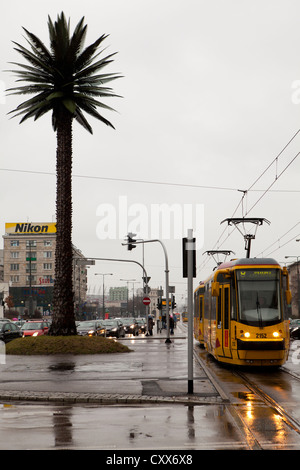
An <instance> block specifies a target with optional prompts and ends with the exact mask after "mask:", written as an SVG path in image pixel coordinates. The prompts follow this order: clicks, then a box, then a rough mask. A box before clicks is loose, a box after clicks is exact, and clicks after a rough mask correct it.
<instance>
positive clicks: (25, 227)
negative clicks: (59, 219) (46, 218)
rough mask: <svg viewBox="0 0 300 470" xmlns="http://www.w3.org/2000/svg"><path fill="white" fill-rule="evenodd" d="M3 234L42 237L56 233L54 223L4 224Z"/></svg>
mask: <svg viewBox="0 0 300 470" xmlns="http://www.w3.org/2000/svg"><path fill="white" fill-rule="evenodd" d="M5 233H7V234H9V235H13V234H14V235H31V234H33V235H40V234H41V235H44V234H47V233H56V223H55V222H49V223H34V224H32V223H29V222H26V223H16V222H13V223H6V224H5Z"/></svg>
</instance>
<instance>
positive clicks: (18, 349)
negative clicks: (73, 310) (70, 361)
mask: <svg viewBox="0 0 300 470" xmlns="http://www.w3.org/2000/svg"><path fill="white" fill-rule="evenodd" d="M131 351H132V350H131V349H129V348H128V347H127V346H125V345H124V344H121V343H119V342H118V341H114V340H112V339H107V338H103V337H101V336H92V337H89V336H48V335H44V336H36V337H35V338H34V337H29V338H28V337H27V338H18V339H14V340H13V341H10V342H9V343H7V344H6V354H15V355H38V354H39V355H43V354H46V355H47V354H111V353H124V352H131Z"/></svg>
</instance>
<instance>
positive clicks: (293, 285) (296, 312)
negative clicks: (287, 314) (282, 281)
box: [288, 262, 300, 318]
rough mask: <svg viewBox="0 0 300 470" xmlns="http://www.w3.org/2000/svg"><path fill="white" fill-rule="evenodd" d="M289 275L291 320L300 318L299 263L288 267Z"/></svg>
mask: <svg viewBox="0 0 300 470" xmlns="http://www.w3.org/2000/svg"><path fill="white" fill-rule="evenodd" d="M288 271H289V275H290V289H291V292H292V303H291V316H292V318H300V298H299V290H300V288H299V287H300V262H296V263H293V264H291V265H290V266H289V267H288Z"/></svg>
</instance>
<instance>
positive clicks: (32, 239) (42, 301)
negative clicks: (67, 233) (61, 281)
mask: <svg viewBox="0 0 300 470" xmlns="http://www.w3.org/2000/svg"><path fill="white" fill-rule="evenodd" d="M55 247H56V224H55V222H51V223H49V222H48V223H6V224H5V235H3V251H4V256H3V272H4V274H3V277H4V282H7V283H9V292H10V295H12V297H13V301H14V305H15V307H17V309H19V308H25V307H26V301H27V299H28V297H29V296H30V295H31V296H32V297H33V300H34V302H35V308H37V307H38V308H39V309H43V311H45V310H51V303H52V295H53V285H54V275H55ZM73 250H74V251H73V252H74V279H73V282H74V290H75V304H77V305H78V306H79V305H80V303H81V302H84V301H85V300H86V290H87V270H86V267H85V266H82V265H78V264H77V262H76V260H77V259H78V258H82V259H84V256H83V254H82V253H81V251H80V250H78V249H77V248H75V247H74V248H73Z"/></svg>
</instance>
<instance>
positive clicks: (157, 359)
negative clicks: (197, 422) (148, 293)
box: [0, 324, 222, 404]
mask: <svg viewBox="0 0 300 470" xmlns="http://www.w3.org/2000/svg"><path fill="white" fill-rule="evenodd" d="M166 338H167V335H166V330H163V331H162V332H161V333H159V332H157V331H156V328H155V330H154V334H153V336H148V337H145V335H139V336H138V337H126V338H125V339H122V340H120V341H121V342H122V343H123V344H126V345H127V346H128V347H129V348H130V349H131V350H132V352H130V353H123V354H103V355H80V356H72V355H59V356H9V355H8V356H6V364H0V377H1V381H0V400H2V401H4V400H21V401H23V400H26V401H48V402H64V403H98V404H112V403H115V404H125V403H126V404H128V403H130V404H133V403H135V404H137V403H184V404H201V403H206V404H208V403H220V402H222V398H221V397H220V395H219V393H218V391H217V389H216V387H215V386H214V384H213V383H212V381H211V380H210V379H209V377H208V376H207V374H206V373H205V371H204V370H203V368H202V367H201V366H200V365H199V363H198V362H197V361H196V360H195V359H194V363H193V369H194V393H193V394H188V393H187V369H188V364H187V330H186V327H185V326H184V325H182V324H179V325H178V326H177V328H176V329H175V330H174V335H170V339H171V343H166Z"/></svg>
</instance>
